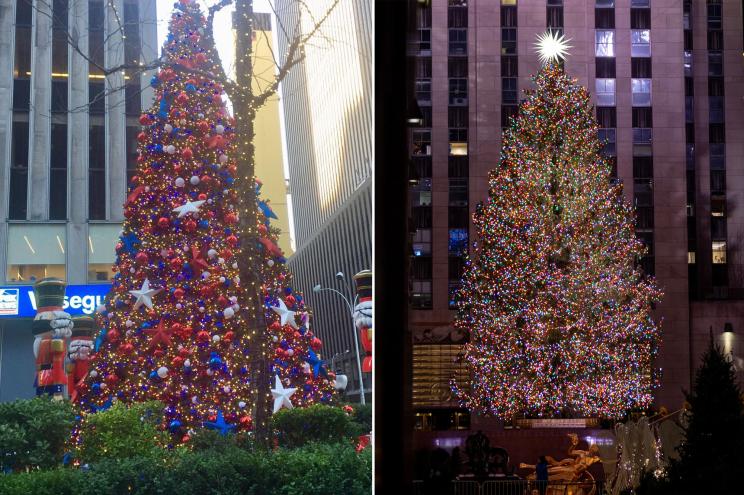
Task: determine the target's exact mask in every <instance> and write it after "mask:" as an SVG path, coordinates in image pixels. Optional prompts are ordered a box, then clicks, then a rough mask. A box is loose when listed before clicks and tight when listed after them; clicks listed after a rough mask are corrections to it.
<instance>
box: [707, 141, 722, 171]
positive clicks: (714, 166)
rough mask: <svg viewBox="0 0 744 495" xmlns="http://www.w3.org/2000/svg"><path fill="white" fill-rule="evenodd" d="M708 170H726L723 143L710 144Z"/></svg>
mask: <svg viewBox="0 0 744 495" xmlns="http://www.w3.org/2000/svg"><path fill="white" fill-rule="evenodd" d="M708 147H709V149H710V168H711V170H724V169H725V168H726V145H725V144H723V143H710V144H709V145H708Z"/></svg>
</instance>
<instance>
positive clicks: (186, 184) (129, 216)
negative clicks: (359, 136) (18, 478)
mask: <svg viewBox="0 0 744 495" xmlns="http://www.w3.org/2000/svg"><path fill="white" fill-rule="evenodd" d="M176 9H177V10H176V11H175V12H174V14H173V16H172V18H171V20H170V31H169V34H168V37H167V40H166V43H165V46H164V50H163V58H164V60H165V63H164V65H163V67H162V68H161V70H160V71H159V72H158V74H157V75H155V76H154V77H153V79H152V85H153V86H154V88H155V104H154V106H153V107H152V108H151V109H150V110H149V111H148V112H146V113H144V114H143V115H142V116H141V117H140V123H141V124H142V126H143V129H142V132H141V133H140V134H139V135H138V136H137V139H138V141H139V147H138V152H139V156H138V160H137V161H138V168H137V173H136V175H135V176H134V177H132V179H131V184H130V192H129V195H128V197H127V200H126V203H125V205H124V216H125V219H126V220H125V221H124V225H123V229H122V234H121V238H120V242H119V243H118V244H117V246H116V264H115V266H114V270H115V272H116V275H115V276H114V280H113V286H112V289H111V292H110V294H109V297H108V298H107V303H106V307H105V311H103V312H102V313H101V314H100V317H99V322H100V325H101V327H102V330H101V332H100V334H99V336H98V338H97V340H96V354H95V355H94V357H93V359H92V361H91V363H90V371H89V373H88V375H87V376H86V377H85V378H84V379H83V381H82V383H80V385H79V388H78V393H79V396H78V401H77V404H78V406H79V408H80V410H81V415H82V417H83V419H82V420H83V421H85V416H86V415H87V414H91V413H95V412H97V411H100V410H103V409H106V408H107V407H109V406H110V405H111V404H112V403H113V402H115V401H123V402H125V403H132V402H145V401H150V400H158V401H161V402H162V403H164V404H165V405H166V408H165V411H164V412H165V418H166V421H165V424H164V425H163V426H164V427H167V428H168V429H169V430H170V431H171V433H172V434H173V437H174V441H182V440H186V439H188V436H187V434H188V433H189V432H190V431H193V430H195V429H196V428H200V427H202V426H206V427H210V428H215V429H218V430H220V431H221V432H222V433H226V432H228V431H241V430H242V431H247V430H250V429H251V427H252V418H251V410H252V409H251V408H252V407H253V406H254V404H253V403H252V401H251V400H250V398H251V397H255V392H256V390H258V392H259V393H263V394H267V395H268V394H269V392H270V390H271V388H274V389H275V390H276V389H279V390H281V394H282V400H281V403H280V406H284V407H291V406H293V405H307V404H312V403H315V402H317V401H323V402H329V401H330V400H331V391H332V390H333V386H332V379H333V376H332V375H329V373H328V372H327V371H326V370H325V368H324V367H323V362H322V361H321V360H320V357H319V355H318V354H317V350H318V349H319V348H320V345H321V343H320V341H319V340H318V339H317V338H315V337H314V336H313V334H312V331H311V330H310V329H309V321H310V317H309V313H308V311H307V309H306V308H305V306H304V302H303V300H302V298H301V296H300V295H293V294H292V290H291V285H290V284H291V279H290V276H289V274H288V273H287V270H286V266H285V264H284V263H285V261H286V260H285V259H284V258H283V256H282V253H281V250H279V248H278V247H277V246H276V237H277V231H276V230H274V229H271V228H270V225H269V224H268V222H269V219H270V218H271V217H272V216H273V212H272V211H271V208H270V207H269V206H268V204H267V203H266V202H264V201H262V200H261V199H260V198H259V199H258V201H259V203H258V206H259V207H260V208H261V210H262V211H263V214H264V217H265V223H261V224H260V225H258V226H257V227H258V232H259V239H258V241H260V242H259V243H258V244H259V245H258V248H259V249H258V251H256V252H258V253H259V258H260V259H250V260H243V259H241V254H242V251H241V248H242V246H241V245H240V240H239V239H240V234H241V232H240V231H239V230H238V228H237V225H238V220H239V218H238V216H239V213H238V207H237V204H238V199H239V198H238V197H237V194H236V192H235V189H234V186H235V182H236V180H239V179H237V178H236V176H237V167H238V155H239V154H238V152H237V150H236V149H235V147H234V145H233V141H234V140H235V133H234V131H233V125H234V120H233V118H232V117H230V116H229V114H228V112H227V110H226V108H225V105H224V103H223V98H222V95H223V90H222V87H221V86H220V85H219V84H217V83H216V82H215V81H214V80H213V79H212V78H211V77H210V76H211V75H212V74H214V73H216V70H215V62H214V59H213V57H212V56H211V54H212V53H214V46H213V45H210V44H209V41H210V40H207V39H205V37H203V36H202V35H201V34H202V33H203V27H204V23H205V19H204V17H203V16H202V14H201V12H200V10H199V7H198V6H197V5H196V4H194V3H192V2H186V1H184V2H181V3H177V4H176ZM259 189H260V183H257V184H256V193H257V194H258V192H259ZM239 261H240V262H241V263H246V262H247V263H251V265H252V267H253V269H254V270H255V271H256V272H258V275H259V279H260V280H261V281H262V286H261V290H262V292H263V294H264V297H265V299H264V300H265V307H264V310H265V317H266V322H267V324H268V325H269V326H268V328H257V329H252V328H248V326H247V325H246V321H247V320H248V319H249V318H248V316H249V315H247V314H246V309H244V308H241V305H240V303H241V301H243V300H244V298H245V295H246V292H247V291H246V289H245V288H244V287H243V286H241V281H240V278H239V276H238V268H239V265H238V263H239ZM258 332H269V333H270V335H271V336H272V337H273V338H272V339H270V340H274V341H275V342H277V348H276V350H275V355H276V359H275V361H274V362H273V363H272V365H271V370H272V372H273V375H272V379H271V383H268V382H267V383H251V381H250V375H251V369H250V368H249V366H248V364H247V363H248V359H247V356H248V354H249V348H250V344H251V339H255V338H257V335H258ZM303 363H305V364H306V366H303ZM274 376H276V377H277V378H278V379H280V382H279V383H277V382H276V380H275V378H273V377H274ZM285 386H286V388H285ZM292 388H296V389H298V390H296V391H294V392H292V391H291V389H292ZM83 440H84V439H83Z"/></svg>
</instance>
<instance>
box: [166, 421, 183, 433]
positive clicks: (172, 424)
mask: <svg viewBox="0 0 744 495" xmlns="http://www.w3.org/2000/svg"><path fill="white" fill-rule="evenodd" d="M179 428H181V422H180V421H178V420H177V419H174V420H173V421H171V422H170V424H169V425H168V429H169V430H170V431H171V432H172V433H175V432H176V431H178V429H179Z"/></svg>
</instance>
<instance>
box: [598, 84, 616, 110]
mask: <svg viewBox="0 0 744 495" xmlns="http://www.w3.org/2000/svg"><path fill="white" fill-rule="evenodd" d="M595 84H596V88H597V106H601V107H613V106H615V80H614V79H595Z"/></svg>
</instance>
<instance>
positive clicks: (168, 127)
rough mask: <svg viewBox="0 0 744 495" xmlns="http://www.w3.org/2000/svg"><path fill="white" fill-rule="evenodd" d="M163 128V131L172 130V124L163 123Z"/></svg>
mask: <svg viewBox="0 0 744 495" xmlns="http://www.w3.org/2000/svg"><path fill="white" fill-rule="evenodd" d="M163 130H164V131H165V132H173V126H172V125H170V124H165V125H164V126H163Z"/></svg>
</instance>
